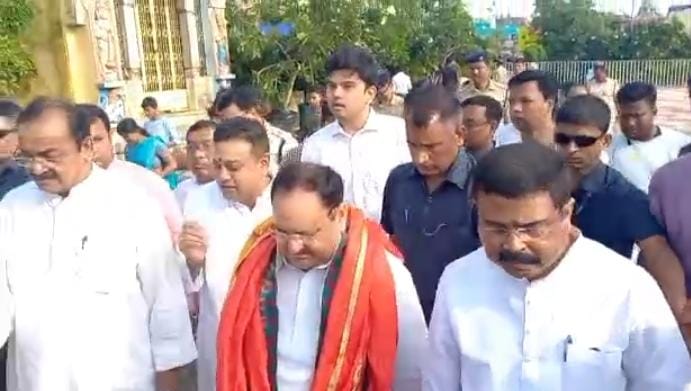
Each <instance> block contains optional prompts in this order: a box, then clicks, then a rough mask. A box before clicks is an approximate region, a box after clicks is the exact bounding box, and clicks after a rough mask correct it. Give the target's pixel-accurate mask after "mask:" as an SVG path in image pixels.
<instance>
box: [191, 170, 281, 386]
mask: <svg viewBox="0 0 691 391" xmlns="http://www.w3.org/2000/svg"><path fill="white" fill-rule="evenodd" d="M270 188H271V186H267V188H266V190H265V191H264V194H262V195H261V197H259V199H258V200H257V203H256V205H255V207H254V208H253V209H252V210H250V209H249V208H248V207H247V206H245V205H243V204H241V203H238V202H233V201H229V200H227V199H226V198H224V197H223V193H221V188H220V187H219V186H218V184H217V183H216V182H211V183H208V184H206V185H204V186H202V187H200V188H199V189H196V190H193V191H192V192H190V194H189V195H188V197H187V201H186V203H185V213H184V215H185V221H195V222H197V223H199V224H201V225H202V227H204V229H205V230H206V232H207V234H208V235H209V244H208V249H207V254H206V263H205V265H204V269H203V270H202V271H201V272H200V274H199V276H198V279H197V283H198V284H199V286H200V287H199V324H198V326H197V347H198V349H199V359H198V360H197V383H198V388H199V390H200V391H201V390H204V391H213V390H215V389H216V334H217V332H218V323H219V320H220V315H221V310H222V309H223V303H224V302H225V298H226V295H227V293H228V288H229V286H230V280H231V277H232V274H233V271H234V269H235V265H236V263H237V261H238V257H239V256H240V251H241V250H242V247H243V246H244V244H245V242H246V241H247V239H248V238H249V236H250V234H251V233H252V231H253V230H254V228H255V227H256V226H257V225H258V224H259V223H261V222H262V221H264V220H265V219H267V218H269V217H270V216H271V213H272V210H271V199H270Z"/></svg>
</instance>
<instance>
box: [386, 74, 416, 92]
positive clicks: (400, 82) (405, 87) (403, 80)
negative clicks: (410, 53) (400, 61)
mask: <svg viewBox="0 0 691 391" xmlns="http://www.w3.org/2000/svg"><path fill="white" fill-rule="evenodd" d="M391 82H392V83H393V90H394V92H396V93H397V94H398V95H407V94H408V91H410V90H412V89H413V81H412V80H410V76H408V75H407V74H406V73H405V72H403V71H401V72H398V73H397V74H395V75H394V76H393V78H391Z"/></svg>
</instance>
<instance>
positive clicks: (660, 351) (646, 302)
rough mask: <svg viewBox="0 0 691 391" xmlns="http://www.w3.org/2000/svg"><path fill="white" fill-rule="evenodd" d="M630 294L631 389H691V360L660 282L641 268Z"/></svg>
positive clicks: (626, 359)
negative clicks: (659, 284) (659, 285)
mask: <svg viewBox="0 0 691 391" xmlns="http://www.w3.org/2000/svg"><path fill="white" fill-rule="evenodd" d="M632 284H633V287H632V288H631V293H630V297H629V311H630V315H629V316H630V319H631V322H630V325H629V326H630V328H631V330H632V331H631V332H630V334H629V344H628V347H627V349H626V350H625V351H624V353H623V359H622V361H623V365H622V366H623V368H624V372H625V375H626V378H627V381H628V385H627V388H626V389H627V390H629V391H649V390H655V391H672V390H684V389H691V360H690V359H689V353H688V351H687V349H686V345H685V343H684V339H683V338H682V336H681V332H680V331H679V327H678V326H677V322H676V320H675V319H674V316H673V315H672V311H671V310H670V308H669V306H668V305H667V302H666V301H665V298H664V296H663V294H662V292H661V291H660V288H659V287H658V285H657V283H656V282H655V281H654V280H653V278H652V277H651V276H649V275H648V274H647V273H645V272H643V271H641V273H640V274H639V275H637V276H636V278H634V279H632Z"/></svg>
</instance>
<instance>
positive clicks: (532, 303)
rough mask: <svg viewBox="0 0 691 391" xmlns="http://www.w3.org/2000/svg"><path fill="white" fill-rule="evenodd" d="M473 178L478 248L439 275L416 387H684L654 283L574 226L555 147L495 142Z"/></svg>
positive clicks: (668, 316)
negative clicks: (422, 372)
mask: <svg viewBox="0 0 691 391" xmlns="http://www.w3.org/2000/svg"><path fill="white" fill-rule="evenodd" d="M474 181H475V182H474V184H473V191H474V196H473V197H474V199H475V202H476V203H477V207H478V232H479V234H480V239H481V241H482V244H483V247H481V248H480V249H479V250H477V251H476V252H474V253H471V254H470V255H468V256H466V257H464V258H461V259H459V260H457V261H456V262H454V263H452V264H451V265H449V266H448V267H447V268H446V270H445V272H444V274H443V276H442V278H441V280H440V283H439V289H438V291H437V300H436V302H435V308H434V312H433V315H432V322H431V324H430V347H431V352H430V355H429V357H428V358H427V360H426V364H427V365H426V370H425V386H424V389H426V390H433V391H446V390H459V389H463V390H466V389H467V390H473V391H490V390H519V389H531V390H545V391H547V390H550V391H551V390H562V391H571V390H577V391H582V390H607V391H624V390H631V391H644V390H645V391H647V390H656V391H678V390H683V389H686V387H689V386H691V360H690V359H689V353H688V351H687V350H686V346H685V344H684V341H683V339H682V336H681V333H680V331H679V326H678V325H677V322H676V320H675V319H674V316H673V315H672V311H671V310H670V308H669V306H668V305H667V303H666V302H665V298H664V296H663V294H662V292H661V291H660V288H659V287H658V285H657V283H656V282H655V280H653V278H652V277H651V276H650V275H648V274H647V273H646V272H645V270H643V269H642V268H639V267H638V266H636V265H634V264H633V263H631V262H630V261H629V260H628V259H626V258H624V257H622V256H620V255H618V254H617V253H615V252H613V251H611V250H609V249H608V248H606V247H605V246H603V245H602V244H600V243H597V242H595V241H592V240H590V239H587V238H586V237H584V236H583V235H582V234H581V233H580V232H579V230H578V229H577V228H575V227H574V226H573V225H572V223H571V217H572V214H573V211H574V201H573V199H572V198H571V194H570V193H571V190H572V178H571V175H570V172H569V167H568V165H567V163H566V161H565V160H564V159H563V158H562V157H561V156H560V155H559V154H558V153H557V152H556V151H554V150H551V149H548V148H546V147H544V146H541V145H538V144H537V143H521V144H515V145H509V146H506V147H503V148H498V149H496V150H494V151H492V152H490V153H489V154H488V155H487V156H485V157H484V158H483V159H482V160H481V161H480V163H479V164H478V166H477V169H476V171H475V178H474Z"/></svg>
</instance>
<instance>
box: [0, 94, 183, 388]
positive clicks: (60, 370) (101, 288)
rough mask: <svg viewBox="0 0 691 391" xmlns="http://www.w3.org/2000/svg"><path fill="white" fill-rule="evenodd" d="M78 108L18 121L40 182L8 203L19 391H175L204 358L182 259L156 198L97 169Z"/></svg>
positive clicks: (8, 307) (5, 311)
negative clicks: (199, 356) (184, 372)
mask: <svg viewBox="0 0 691 391" xmlns="http://www.w3.org/2000/svg"><path fill="white" fill-rule="evenodd" d="M75 115H76V109H75V107H74V106H73V105H72V104H69V103H65V102H62V101H59V100H51V99H45V98H41V99H38V100H36V101H34V102H32V103H31V104H29V106H28V107H27V108H26V109H25V110H24V111H23V112H22V114H21V115H20V116H19V118H18V122H17V123H18V128H19V143H20V148H21V150H22V155H21V156H20V157H19V158H18V161H19V162H20V163H21V164H23V165H24V166H26V167H27V168H28V169H29V172H30V174H31V176H32V177H33V179H34V181H33V182H30V183H27V184H25V185H23V186H21V187H19V188H17V189H15V190H14V191H12V192H11V193H10V194H8V196H7V197H6V198H5V199H4V200H3V201H2V202H1V203H0V242H1V243H2V246H0V262H1V265H0V266H1V267H0V270H1V271H2V272H1V273H0V287H1V288H0V340H2V341H5V340H7V339H8V338H10V358H9V361H10V363H9V366H8V367H9V369H10V370H9V374H8V377H9V380H8V385H9V390H11V391H18V390H21V391H44V390H45V391H48V390H50V391H72V390H76V389H80V390H81V389H83V390H123V391H124V390H127V391H135V390H136V391H154V390H177V389H178V387H179V379H178V370H177V368H180V367H182V366H184V365H186V364H188V363H190V362H192V361H193V360H194V359H195V358H196V351H195V347H194V341H193V339H192V330H191V327H190V322H189V317H188V311H187V305H186V302H185V296H184V292H183V287H182V282H181V276H180V269H179V267H178V264H177V261H176V260H177V256H176V254H175V252H174V250H173V246H172V242H171V238H170V234H169V231H168V229H167V227H166V224H165V221H164V219H163V216H162V215H161V213H160V212H159V211H158V209H157V206H156V204H155V201H153V199H152V198H150V197H149V196H147V195H146V194H145V193H144V192H143V191H140V190H138V189H137V188H136V187H133V186H130V182H129V181H126V180H124V179H122V177H120V176H118V175H115V174H112V173H110V172H107V171H104V170H103V169H101V168H99V167H97V166H95V165H94V164H93V162H92V155H93V147H92V142H91V138H90V135H89V132H88V128H83V127H76V126H75Z"/></svg>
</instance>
